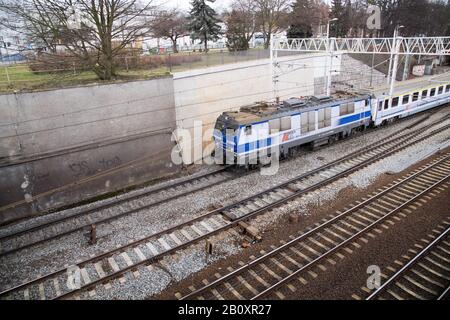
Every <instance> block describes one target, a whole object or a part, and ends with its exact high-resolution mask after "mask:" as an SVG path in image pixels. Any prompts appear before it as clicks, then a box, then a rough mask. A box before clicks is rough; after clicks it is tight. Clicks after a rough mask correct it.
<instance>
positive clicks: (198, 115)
mask: <svg viewBox="0 0 450 320" xmlns="http://www.w3.org/2000/svg"><path fill="white" fill-rule="evenodd" d="M299 57H300V58H301V59H300V60H299V59H298V58H299ZM279 61H280V62H281V64H280V68H281V69H282V70H283V75H282V76H280V77H279V79H278V84H277V87H278V96H279V97H280V98H281V99H285V98H290V97H295V96H307V95H313V94H314V78H315V77H316V75H320V74H323V72H324V71H323V68H324V65H325V58H323V55H302V56H288V57H282V58H280V59H279ZM174 87H175V107H176V115H177V127H178V128H180V129H184V130H186V132H185V134H187V133H189V134H190V135H191V139H186V137H183V138H181V137H180V139H181V140H182V141H183V143H181V146H182V152H183V161H184V162H185V163H192V162H194V161H198V160H201V157H202V153H201V152H199V150H202V149H203V148H205V147H206V145H208V144H210V141H211V139H212V135H211V133H210V132H208V130H211V129H213V127H214V124H215V121H216V119H217V117H218V116H219V115H220V114H221V113H223V112H225V111H236V110H239V108H240V107H242V106H245V105H249V104H252V103H254V102H257V101H270V100H273V99H274V98H275V95H274V91H273V90H272V76H271V66H270V60H268V59H265V60H258V61H254V62H245V63H236V64H230V65H225V66H219V67H212V68H207V69H199V70H194V71H187V72H181V73H177V74H175V75H174ZM196 124H197V127H198V130H197V131H199V132H201V131H202V130H203V133H206V134H205V135H204V136H203V137H202V135H201V134H197V135H195V136H194V127H196V126H195V125H196ZM202 140H203V141H202Z"/></svg>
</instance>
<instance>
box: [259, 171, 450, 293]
mask: <svg viewBox="0 0 450 320" xmlns="http://www.w3.org/2000/svg"><path fill="white" fill-rule="evenodd" d="M449 178H450V174H448V175H447V176H445V177H444V178H442V179H440V180H439V181H437V182H436V183H434V184H433V185H431V186H429V187H428V188H426V189H425V190H423V191H422V192H420V193H418V194H417V195H415V196H414V197H413V198H412V199H410V200H408V201H407V202H405V203H403V204H401V205H400V206H398V207H397V208H395V209H393V210H391V211H390V212H389V213H387V214H386V215H384V216H383V217H381V218H379V219H377V220H376V221H374V222H373V223H371V224H370V225H368V226H367V227H365V228H363V229H362V230H360V231H358V232H357V233H356V234H354V235H353V236H351V237H350V238H348V239H346V240H345V241H343V242H341V243H340V244H339V245H337V246H335V247H334V248H332V249H331V250H329V251H327V252H326V253H324V254H322V255H321V256H320V257H318V258H316V259H314V260H313V261H311V262H309V263H308V264H306V265H304V266H303V267H301V268H300V269H298V270H296V271H295V272H293V273H292V274H290V275H289V276H287V277H286V278H284V279H282V280H280V281H278V282H277V283H276V284H274V285H272V286H271V287H269V288H267V289H266V290H264V291H262V292H260V293H259V294H257V295H255V296H254V297H253V298H252V299H251V300H256V299H259V298H261V297H263V296H265V295H267V294H268V293H270V292H272V291H274V290H276V289H277V288H278V287H279V286H281V285H283V284H285V283H286V282H288V281H289V280H291V279H292V278H293V277H295V276H297V275H298V274H299V273H301V272H303V271H305V270H307V269H309V268H311V267H312V266H314V265H315V264H317V263H318V262H319V261H322V260H323V259H324V258H326V257H328V256H330V255H331V254H333V253H335V252H336V251H337V250H339V249H342V248H344V247H345V246H346V245H347V244H348V243H350V242H353V241H354V240H355V239H357V238H359V237H360V236H361V235H363V234H365V233H366V232H367V231H369V230H372V228H373V227H375V226H376V225H378V224H379V223H380V222H383V221H384V220H386V219H387V218H389V217H391V216H392V215H394V214H396V213H397V212H398V211H399V210H401V209H403V208H404V207H405V206H407V205H409V204H410V203H412V202H414V201H416V200H417V199H418V198H419V197H421V196H423V195H424V194H426V193H427V192H429V191H430V190H433V189H434V188H436V186H438V185H440V184H441V183H443V182H445V181H446V180H448V179H449Z"/></svg>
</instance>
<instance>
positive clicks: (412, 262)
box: [366, 228, 450, 300]
mask: <svg viewBox="0 0 450 320" xmlns="http://www.w3.org/2000/svg"><path fill="white" fill-rule="evenodd" d="M449 233H450V228H447V230H445V231H444V232H443V233H442V234H441V235H439V237H437V238H436V239H434V240H433V241H432V242H431V243H430V244H429V245H428V246H426V247H425V248H424V249H423V250H422V251H421V252H420V253H419V254H417V255H416V256H415V257H414V258H413V259H411V260H410V261H409V262H408V263H407V264H405V265H404V266H403V267H402V268H401V269H400V270H398V271H397V272H396V273H395V274H394V275H393V276H392V277H390V278H389V279H388V280H387V281H386V282H384V283H383V285H382V286H380V287H379V288H378V289H376V290H375V291H374V292H372V294H371V295H370V296H368V297H367V298H366V300H372V299H373V298H375V297H376V296H377V295H379V294H380V293H381V292H383V290H384V289H385V288H387V287H388V286H389V285H390V284H391V283H392V282H393V281H395V280H396V279H398V277H400V276H401V275H403V274H404V273H405V271H407V270H408V269H409V268H410V267H411V266H412V265H413V264H414V263H416V262H417V261H418V260H419V259H420V258H422V257H423V256H424V255H425V254H426V253H428V252H429V251H430V250H431V249H433V247H434V246H435V245H436V243H438V242H440V240H441V239H442V238H443V237H445V236H446V235H447V234H449ZM444 293H445V291H444Z"/></svg>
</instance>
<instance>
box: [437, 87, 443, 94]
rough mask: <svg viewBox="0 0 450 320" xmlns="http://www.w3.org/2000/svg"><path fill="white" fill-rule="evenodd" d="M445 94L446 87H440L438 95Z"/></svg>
mask: <svg viewBox="0 0 450 320" xmlns="http://www.w3.org/2000/svg"><path fill="white" fill-rule="evenodd" d="M443 92H444V86H441V87H439V89H438V94H442V93H443Z"/></svg>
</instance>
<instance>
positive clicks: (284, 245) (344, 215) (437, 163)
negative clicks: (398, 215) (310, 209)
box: [180, 155, 450, 300]
mask: <svg viewBox="0 0 450 320" xmlns="http://www.w3.org/2000/svg"><path fill="white" fill-rule="evenodd" d="M448 159H450V155H448V156H446V157H444V158H442V159H440V160H439V161H437V162H435V163H432V164H430V165H429V166H427V167H425V168H423V169H422V170H420V171H418V172H415V173H414V174H412V175H410V176H408V177H406V178H405V179H403V180H401V181H399V182H397V183H395V184H393V185H392V186H390V187H389V188H387V189H385V190H383V191H382V192H380V193H377V194H376V195H374V196H372V197H370V198H368V199H366V200H364V201H363V202H361V203H359V204H357V205H355V206H353V207H352V208H350V209H347V210H346V211H344V212H342V213H340V214H339V215H337V216H335V217H333V218H331V219H330V220H328V221H326V222H324V223H322V224H320V225H319V226H317V227H314V228H313V229H311V230H309V231H307V232H305V233H303V234H302V235H300V236H299V237H297V238H295V239H293V240H291V241H289V242H287V243H285V244H283V245H282V246H280V247H278V248H276V249H274V250H272V251H271V252H269V253H267V254H265V255H263V256H261V257H259V258H257V259H255V260H252V261H251V262H250V263H249V264H247V265H244V266H242V267H240V268H238V269H236V270H234V271H233V272H230V273H229V274H227V275H226V276H224V277H221V278H220V279H217V280H215V281H213V282H211V283H210V284H208V285H207V286H204V287H202V288H201V289H198V290H196V291H194V292H192V293H190V294H189V295H186V296H185V297H182V298H181V299H180V300H185V299H189V298H190V297H193V296H196V295H198V294H200V293H202V292H204V291H205V290H208V289H210V288H212V287H214V286H215V285H217V284H220V283H222V282H224V281H226V280H228V279H230V278H232V277H234V276H235V275H237V274H239V273H241V272H242V271H245V270H247V269H249V268H250V267H251V266H253V265H256V264H258V263H259V262H261V261H263V260H266V259H267V258H270V257H271V256H273V255H275V254H277V253H278V252H281V251H283V250H284V249H286V248H289V247H290V246H292V245H293V244H295V243H297V242H299V241H301V240H304V239H306V238H308V237H309V236H310V235H312V234H314V233H317V232H318V231H320V230H322V229H324V228H326V227H328V226H330V225H333V224H334V223H335V222H336V221H338V220H341V219H342V218H344V217H346V216H347V215H349V214H351V213H353V212H355V211H357V210H359V209H360V208H362V207H364V206H366V205H367V204H369V203H371V202H372V201H374V200H376V199H378V198H380V197H382V196H384V195H386V194H388V193H389V192H391V191H392V190H393V189H395V188H397V187H398V186H399V185H402V184H404V183H407V182H408V181H410V180H412V179H414V178H415V177H417V176H419V175H421V174H423V173H424V172H426V171H428V170H430V169H432V168H433V167H434V166H436V165H439V164H440V163H442V162H444V161H446V160H448Z"/></svg>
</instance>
